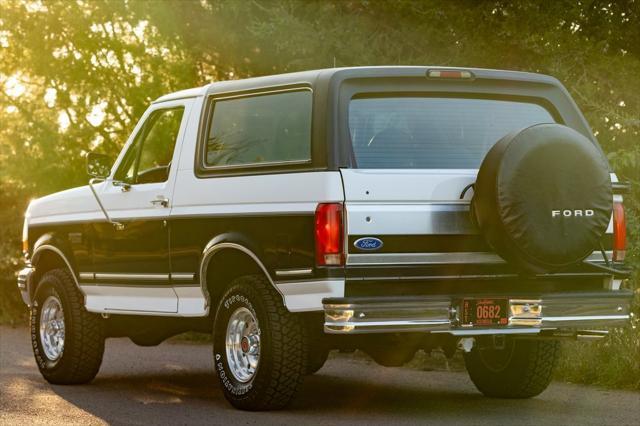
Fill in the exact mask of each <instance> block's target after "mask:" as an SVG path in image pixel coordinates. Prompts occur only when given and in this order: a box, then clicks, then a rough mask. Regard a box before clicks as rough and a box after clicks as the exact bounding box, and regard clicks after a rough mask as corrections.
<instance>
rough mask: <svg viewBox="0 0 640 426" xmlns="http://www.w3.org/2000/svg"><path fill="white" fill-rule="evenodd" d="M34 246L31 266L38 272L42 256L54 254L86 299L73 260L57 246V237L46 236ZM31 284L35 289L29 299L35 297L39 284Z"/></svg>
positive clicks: (30, 290)
mask: <svg viewBox="0 0 640 426" xmlns="http://www.w3.org/2000/svg"><path fill="white" fill-rule="evenodd" d="M34 246H35V247H34V249H33V254H32V256H31V264H32V265H33V266H34V267H35V269H36V271H37V270H38V259H39V258H40V256H42V254H43V253H45V252H52V253H54V254H55V255H56V256H57V257H59V258H60V259H61V260H62V261H63V262H64V264H65V265H66V266H67V269H68V270H69V273H70V274H71V277H72V278H73V282H74V283H75V285H76V288H77V289H78V291H79V292H80V294H82V297H83V298H86V295H85V294H84V292H83V291H82V288H81V287H80V282H79V281H78V276H77V274H76V270H75V268H74V267H73V263H72V260H70V259H69V257H68V256H67V255H66V254H65V251H64V250H63V249H61V248H59V247H58V245H57V244H56V239H55V237H54V236H53V235H51V234H45V235H43V236H42V237H40V238H39V239H38V241H37V242H36V244H35V245H34ZM31 284H32V285H31V286H30V287H33V288H29V289H28V291H29V297H33V294H34V292H35V290H36V287H37V284H38V283H37V282H32V283H31Z"/></svg>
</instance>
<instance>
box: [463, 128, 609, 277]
mask: <svg viewBox="0 0 640 426" xmlns="http://www.w3.org/2000/svg"><path fill="white" fill-rule="evenodd" d="M612 208H613V197H612V192H611V178H610V175H609V165H608V162H607V159H606V157H605V156H604V154H603V153H602V151H601V150H600V148H599V147H598V146H597V145H596V144H595V143H594V142H592V141H591V140H589V139H588V138H586V137H585V136H584V135H582V134H580V133H578V132H576V131H575V130H573V129H571V128H569V127H566V126H563V125H559V124H538V125H535V126H532V127H528V128H526V129H524V130H521V131H519V132H513V133H510V134H508V135H507V136H505V137H504V138H502V139H500V140H499V141H498V142H497V143H496V144H495V145H494V146H493V147H492V148H491V149H490V150H489V152H488V153H487V155H486V157H485V158H484V160H483V162H482V165H481V166H480V171H479V173H478V178H477V180H476V184H475V188H474V197H473V201H472V214H473V215H474V216H475V220H476V223H477V224H478V227H479V229H480V232H481V233H482V234H483V235H484V238H485V240H486V241H487V243H488V244H489V245H490V246H491V247H492V248H493V249H494V250H495V251H496V252H497V253H498V254H499V255H500V256H502V257H503V258H504V259H505V260H507V261H509V262H512V263H514V264H516V265H517V266H519V267H520V268H522V269H524V270H525V271H528V272H533V273H545V272H553V271H556V270H559V269H561V268H564V267H567V266H570V265H572V264H575V263H577V262H581V261H582V260H584V259H585V258H586V257H587V256H588V255H589V254H591V253H592V252H593V251H594V250H595V249H597V248H598V247H599V243H600V240H601V238H602V236H603V234H604V233H605V232H606V229H607V226H608V224H609V220H610V218H611V211H612Z"/></svg>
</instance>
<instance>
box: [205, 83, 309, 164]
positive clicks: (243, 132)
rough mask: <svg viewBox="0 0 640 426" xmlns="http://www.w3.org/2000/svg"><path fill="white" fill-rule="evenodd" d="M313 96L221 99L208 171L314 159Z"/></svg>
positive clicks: (211, 134)
mask: <svg viewBox="0 0 640 426" xmlns="http://www.w3.org/2000/svg"><path fill="white" fill-rule="evenodd" d="M312 97H313V95H312V92H311V91H310V90H296V91H286V92H280V93H272V94H261V95H252V96H246V97H238V98H229V99H218V100H215V101H214V103H213V114H212V115H211V116H210V122H209V130H208V134H207V140H206V145H205V152H204V163H205V166H206V167H224V166H251V165H267V164H269V163H286V162H299V161H308V160H310V159H311V105H312Z"/></svg>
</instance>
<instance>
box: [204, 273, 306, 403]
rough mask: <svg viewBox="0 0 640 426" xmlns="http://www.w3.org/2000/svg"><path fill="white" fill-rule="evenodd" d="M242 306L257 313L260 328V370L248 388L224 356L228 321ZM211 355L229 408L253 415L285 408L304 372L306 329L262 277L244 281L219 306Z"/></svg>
mask: <svg viewBox="0 0 640 426" xmlns="http://www.w3.org/2000/svg"><path fill="white" fill-rule="evenodd" d="M242 307H244V308H246V309H248V310H249V311H250V312H251V313H252V314H253V316H254V317H255V318H256V319H257V322H258V327H259V329H260V358H259V363H258V367H257V369H256V370H255V373H254V374H253V376H252V377H251V379H250V380H249V381H248V382H245V383H242V382H241V381H239V380H237V379H236V378H235V377H234V375H233V373H232V372H231V370H230V368H231V367H230V365H229V361H228V359H227V352H226V334H227V326H228V321H229V318H230V317H231V316H232V315H233V313H234V312H235V311H236V310H237V309H239V308H242ZM213 356H214V365H215V370H216V375H217V376H218V378H219V380H220V384H221V385H222V390H223V392H224V396H225V398H226V399H227V400H228V401H229V402H230V403H231V405H233V406H234V407H236V408H239V409H242V410H249V411H261V410H276V409H280V408H284V407H285V406H287V405H288V404H289V403H290V402H291V401H292V400H293V398H294V396H295V395H296V393H297V391H298V389H299V387H300V385H301V383H302V380H303V377H304V374H305V372H306V371H305V370H306V365H307V362H306V361H307V347H306V330H305V327H304V324H303V322H302V320H301V318H300V317H299V316H296V315H295V314H292V313H291V312H289V311H287V309H286V308H285V307H284V305H283V302H282V297H281V296H280V295H279V294H278V293H277V292H276V291H275V290H274V289H273V288H272V286H271V284H270V283H269V282H268V281H267V279H266V278H265V277H264V276H261V275H247V276H242V277H239V278H236V279H235V280H233V281H232V282H231V284H230V286H229V289H228V290H227V291H225V292H224V294H223V296H222V298H221V299H220V303H219V304H218V307H217V310H216V316H215V322H214V326H213Z"/></svg>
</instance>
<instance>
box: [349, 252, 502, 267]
mask: <svg viewBox="0 0 640 426" xmlns="http://www.w3.org/2000/svg"><path fill="white" fill-rule="evenodd" d="M452 263H454V264H455V263H496V264H498V263H505V261H504V259H502V258H501V257H500V256H498V255H497V254H495V253H490V252H451V253H354V254H348V255H347V265H433V264H452Z"/></svg>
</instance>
